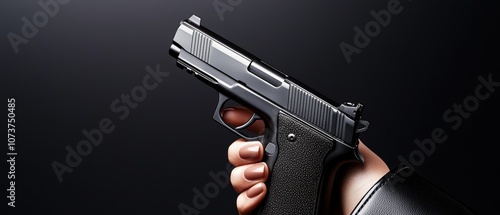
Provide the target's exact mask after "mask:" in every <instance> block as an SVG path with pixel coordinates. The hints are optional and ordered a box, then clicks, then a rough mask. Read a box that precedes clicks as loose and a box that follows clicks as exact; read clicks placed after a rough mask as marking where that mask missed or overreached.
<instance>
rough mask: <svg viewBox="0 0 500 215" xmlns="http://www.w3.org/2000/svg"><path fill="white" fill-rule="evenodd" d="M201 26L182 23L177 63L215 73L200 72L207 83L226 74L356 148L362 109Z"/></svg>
mask: <svg viewBox="0 0 500 215" xmlns="http://www.w3.org/2000/svg"><path fill="white" fill-rule="evenodd" d="M200 23H201V19H200V18H198V17H196V16H194V15H193V16H191V17H190V18H189V19H187V20H183V21H181V22H180V26H179V28H178V29H177V32H176V33H175V36H174V39H173V42H172V46H171V47H170V51H169V52H170V55H172V56H174V57H176V58H177V59H178V62H180V63H181V64H182V61H183V59H181V58H182V57H180V55H181V53H187V54H189V55H190V57H191V56H194V57H196V58H197V59H199V60H200V61H202V62H204V63H205V64H207V65H209V66H211V67H212V68H214V69H215V70H213V69H209V70H203V69H202V70H199V71H197V72H199V73H201V74H200V75H201V76H202V77H204V78H205V79H206V80H211V79H213V78H211V77H215V76H218V77H220V73H222V74H225V76H226V77H224V78H225V79H226V80H227V78H230V79H232V80H231V81H229V82H231V83H240V84H242V85H244V86H246V87H248V88H249V89H251V90H252V91H253V92H254V93H257V94H259V95H261V96H262V97H264V98H266V99H268V100H269V101H272V102H273V103H274V104H275V105H277V106H279V107H281V108H282V109H284V110H287V111H289V112H291V113H292V114H294V115H296V116H298V117H300V118H301V119H303V120H304V121H306V122H308V123H310V124H312V125H315V126H316V127H318V128H320V129H321V130H323V131H324V132H326V133H328V134H330V135H332V136H334V137H337V138H339V139H341V140H342V141H343V142H345V143H347V145H349V146H351V147H354V146H356V145H357V136H358V135H357V133H358V132H356V131H357V128H356V127H357V122H358V120H359V116H360V115H361V105H358V106H356V105H353V104H350V103H345V104H342V105H338V104H337V103H335V102H333V101H331V100H329V99H328V98H326V97H324V96H322V95H321V94H319V93H317V92H314V91H313V90H311V89H310V88H308V87H307V86H305V85H303V84H301V83H299V82H298V81H296V80H293V79H292V78H291V77H289V76H288V75H286V74H284V73H282V72H280V71H279V70H277V69H276V68H273V67H272V66H270V65H269V64H267V63H265V62H264V61H262V60H260V59H259V58H257V57H255V56H254V55H252V54H251V53H248V52H247V51H245V50H244V49H242V48H240V47H238V46H237V45H235V44H233V43H231V42H230V41H228V40H226V39H224V38H222V37H220V36H219V35H217V34H215V33H214V32H212V31H210V30H209V29H207V28H205V27H203V26H201V24H200ZM210 71H217V72H213V73H217V75H216V74H210ZM214 79H217V77H216V78H214ZM211 82H215V81H211ZM231 83H225V84H226V85H230V84H231ZM219 84H220V83H219ZM344 110H347V111H344Z"/></svg>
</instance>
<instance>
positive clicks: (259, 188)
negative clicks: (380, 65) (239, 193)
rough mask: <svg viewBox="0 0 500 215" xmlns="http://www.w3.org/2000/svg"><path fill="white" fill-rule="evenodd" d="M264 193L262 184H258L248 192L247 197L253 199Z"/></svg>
mask: <svg viewBox="0 0 500 215" xmlns="http://www.w3.org/2000/svg"><path fill="white" fill-rule="evenodd" d="M262 192H264V187H263V185H262V183H258V184H256V185H254V186H253V187H251V188H250V189H248V190H247V197H248V198H253V197H256V196H258V195H259V194H261V193H262Z"/></svg>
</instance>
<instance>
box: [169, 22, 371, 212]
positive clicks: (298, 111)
mask: <svg viewBox="0 0 500 215" xmlns="http://www.w3.org/2000/svg"><path fill="white" fill-rule="evenodd" d="M169 54H170V55H171V56H172V57H174V58H176V60H177V61H176V65H177V66H178V67H180V68H181V69H185V70H186V71H188V73H190V74H192V75H194V76H195V77H197V78H198V79H199V80H201V81H203V82H204V83H206V84H207V85H209V86H210V87H212V88H213V89H215V90H216V91H217V92H218V93H219V100H218V104H217V106H216V109H215V112H214V115H213V119H214V120H215V121H216V122H218V123H220V124H221V125H223V126H225V127H226V128H227V129H229V130H230V131H232V132H234V133H236V134H237V135H239V136H240V137H242V138H244V139H246V140H258V141H260V142H261V143H262V144H263V148H264V158H263V161H265V162H266V164H267V166H268V169H269V176H268V179H267V181H266V182H265V183H266V186H267V188H268V192H267V194H266V196H265V197H264V199H263V201H262V203H261V204H260V205H259V206H258V207H257V208H256V209H255V210H254V214H263V215H267V214H300V215H308V214H310V215H313V214H327V213H328V212H329V207H328V204H329V202H330V194H331V192H332V190H331V188H332V184H333V183H334V177H335V173H336V171H337V170H338V168H339V167H340V166H341V165H343V164H345V163H347V162H364V161H363V157H362V156H361V154H360V153H359V150H358V143H359V140H358V138H359V135H360V133H362V132H363V131H365V130H366V129H367V128H368V125H369V123H368V121H366V120H363V119H361V115H362V111H363V105H362V104H359V103H352V102H343V103H341V104H339V103H336V102H334V101H331V100H330V99H329V98H327V97H325V96H324V95H321V94H320V93H318V92H316V91H314V90H313V89H311V88H310V87H308V86H307V85H305V84H303V83H301V82H299V81H298V80H296V79H294V78H292V77H290V76H289V75H287V74H285V73H283V72H281V71H279V70H278V69H276V68H275V67H273V66H271V65H269V64H268V63H266V62H264V61H263V60H261V59H259V58H258V57H256V56H254V55H252V54H251V53H249V52H248V51H246V50H244V49H243V48H241V47H238V46H237V45H235V44H233V43H232V42H230V41H228V40H227V39H224V38H223V37H221V36H219V35H217V34H216V33H214V32H212V31H211V30H209V29H207V28H206V27H204V26H202V25H201V19H200V18H199V17H198V16H196V15H192V16H191V17H190V18H189V19H184V20H181V21H180V24H179V27H178V29H177V30H176V33H175V35H174V37H173V40H172V44H171V46H170V48H169ZM235 105H241V106H243V107H245V108H247V109H249V110H250V111H252V112H253V115H252V117H250V119H249V120H248V121H247V122H246V123H244V124H242V125H231V124H228V123H226V122H224V120H223V118H222V116H221V111H222V110H223V109H224V108H226V107H228V106H235ZM256 121H262V122H263V124H264V125H265V129H264V132H262V133H256V132H252V131H251V130H249V129H248V128H249V127H250V126H251V125H252V124H253V123H255V122H256Z"/></svg>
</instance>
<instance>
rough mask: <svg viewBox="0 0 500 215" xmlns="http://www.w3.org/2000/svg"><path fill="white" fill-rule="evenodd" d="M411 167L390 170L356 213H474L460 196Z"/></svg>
mask: <svg viewBox="0 0 500 215" xmlns="http://www.w3.org/2000/svg"><path fill="white" fill-rule="evenodd" d="M409 172H410V171H409V168H408V167H401V168H397V169H394V170H391V171H390V172H389V173H387V174H386V175H385V176H384V177H383V178H381V179H380V180H379V181H378V182H377V183H376V184H375V185H374V186H373V187H372V188H371V189H370V191H368V193H366V194H365V196H364V197H363V198H362V199H361V201H360V202H359V203H358V205H357V206H356V208H355V209H354V210H353V212H352V214H353V215H365V214H370V215H372V214H378V215H380V214H397V215H407V214H408V215H409V214H412V215H419V214H426V215H427V214H432V215H445V214H450V215H461V214H467V215H472V214H475V213H474V212H473V211H471V210H470V209H469V208H468V207H466V206H465V205H464V204H462V203H461V202H459V201H458V200H457V199H455V198H453V197H452V196H450V195H449V194H448V193H446V192H444V191H443V190H442V189H440V188H438V187H437V186H435V185H434V184H432V183H431V182H430V181H428V180H426V179H424V178H423V177H422V176H420V175H418V174H417V173H415V172H411V173H410V174H408V173H409Z"/></svg>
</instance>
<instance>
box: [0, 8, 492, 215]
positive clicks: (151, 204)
mask: <svg viewBox="0 0 500 215" xmlns="http://www.w3.org/2000/svg"><path fill="white" fill-rule="evenodd" d="M212 2H213V1H193V0H182V1H181V0H175V1H174V0H172V1H159V0H141V1H139V0H136V1H131V0H128V1H125V0H120V1H119V0H106V1H97V0H95V1H77V0H73V1H70V2H69V3H68V4H66V5H60V8H59V12H58V14H57V15H56V16H54V17H52V18H50V19H49V22H48V24H47V25H46V26H44V27H42V28H39V32H38V33H37V35H36V36H35V37H33V38H32V39H30V41H29V43H28V44H22V45H20V46H19V49H20V51H19V53H18V54H15V53H14V51H13V48H12V46H11V45H10V42H9V40H8V38H7V36H6V35H7V34H8V33H9V32H13V33H16V34H19V35H20V34H21V27H22V25H23V23H22V21H21V18H22V17H23V16H25V17H27V18H28V19H32V16H33V14H34V13H35V12H37V11H40V10H41V9H40V7H39V6H38V4H37V1H12V0H8V1H1V3H0V8H1V9H0V11H1V13H0V22H1V28H0V35H2V37H3V39H0V47H1V49H0V50H1V58H0V62H1V64H0V66H1V67H0V68H1V72H2V83H3V84H2V95H3V97H2V99H3V100H4V102H5V99H6V98H8V97H15V98H16V118H17V121H16V125H17V127H16V129H17V130H16V134H17V152H18V156H17V158H16V159H17V162H16V185H17V186H16V208H14V209H12V208H8V207H7V206H6V204H7V202H8V199H7V198H6V196H7V195H8V194H7V191H6V189H7V188H8V184H7V183H8V182H7V181H5V180H2V184H1V185H0V190H1V192H0V193H1V194H0V196H1V197H2V198H0V199H2V200H1V203H2V204H3V206H2V207H1V208H2V212H1V213H0V214H181V213H180V211H179V209H178V206H179V205H180V204H181V203H184V204H186V205H190V206H192V205H193V204H192V199H193V196H194V193H193V191H192V190H193V188H197V189H203V186H205V185H206V184H207V183H210V182H213V179H212V178H210V176H209V174H208V173H209V172H210V171H213V172H219V171H223V170H224V169H225V165H226V163H227V155H226V150H227V147H228V145H229V144H230V143H231V142H232V141H234V140H235V139H236V138H237V136H236V135H235V134H233V133H231V132H230V131H228V130H226V129H225V128H224V127H222V126H220V125H218V124H217V123H215V122H214V121H213V120H212V119H211V117H212V114H213V110H214V108H215V105H216V102H217V93H216V92H215V91H214V90H212V89H211V88H209V87H207V86H206V85H204V84H203V83H201V82H199V81H198V80H197V79H195V78H193V77H192V76H190V75H188V74H187V73H186V72H185V71H183V70H180V69H178V68H177V67H176V65H175V60H174V59H173V58H172V57H170V56H169V55H168V47H169V46H170V44H171V40H172V38H173V35H174V33H175V31H176V29H177V27H178V24H179V22H180V21H181V20H182V19H186V18H188V17H189V16H191V15H192V14H196V15H198V16H199V17H201V18H202V24H203V25H205V26H206V27H208V28H209V29H211V30H213V31H214V32H217V33H218V34H220V35H221V36H223V37H225V38H226V39H228V40H230V41H232V42H234V43H235V44H238V45H239V46H241V47H242V48H244V49H246V50H248V51H249V52H251V53H253V54H255V55H256V56H258V57H260V58H261V59H264V60H265V61H267V62H268V63H270V64H271V65H273V66H275V67H277V68H279V69H281V70H282V71H283V72H285V73H287V74H289V75H291V76H293V77H295V78H296V79H298V80H300V81H302V82H303V83H305V84H308V85H309V86H311V87H312V88H314V89H316V90H317V91H319V92H321V93H323V94H324V95H326V96H327V97H330V98H331V99H333V100H335V101H338V102H343V101H351V102H360V103H362V104H364V106H365V112H364V115H363V116H364V118H365V119H367V120H368V121H370V123H371V126H370V128H369V129H368V131H367V132H365V133H363V135H362V138H361V139H362V140H363V141H364V142H365V144H366V145H368V147H370V148H371V149H372V150H373V151H375V152H376V153H378V154H379V155H380V156H381V157H382V158H383V159H384V160H386V161H387V163H388V164H389V166H391V167H395V166H397V165H398V164H399V160H398V156H403V157H406V158H407V157H408V155H409V154H410V153H411V152H413V151H415V150H417V149H418V147H417V146H416V145H415V144H414V143H413V142H414V140H415V139H419V140H422V139H425V138H429V137H431V131H432V130H433V129H434V128H436V127H442V128H444V129H445V131H447V134H448V139H447V141H446V142H444V143H442V144H439V145H437V147H436V151H435V152H434V153H433V154H431V155H430V156H427V157H425V160H424V162H423V164H422V165H418V166H415V168H416V171H417V172H418V173H420V174H422V175H423V176H424V177H426V178H428V179H429V180H431V181H432V182H434V183H435V184H437V185H438V186H440V187H441V188H443V189H444V190H445V191H447V192H449V193H451V194H452V195H453V196H455V197H456V198H458V199H459V200H460V201H462V202H464V203H465V204H466V205H468V206H469V207H471V208H472V209H473V210H474V211H476V212H478V213H479V214H488V213H489V212H492V211H496V210H497V206H496V205H495V203H496V201H495V199H496V198H495V196H497V193H498V191H499V189H498V184H497V183H498V177H497V176H496V175H497V174H498V170H499V167H498V165H497V163H498V161H497V159H496V157H497V153H496V151H495V149H496V148H497V145H498V144H499V141H498V139H497V133H498V128H499V126H498V124H497V123H498V121H499V119H500V118H499V116H500V115H499V113H498V111H499V108H500V106H499V105H498V100H499V98H500V95H498V94H500V92H495V93H493V94H492V95H491V96H490V98H489V99H487V100H485V101H481V103H480V105H479V108H478V109H477V111H475V112H473V113H471V116H470V118H468V119H466V120H464V121H463V123H462V125H461V126H460V127H459V128H458V129H457V130H456V131H452V130H451V129H450V125H451V124H450V123H446V122H444V121H443V119H442V115H443V113H444V112H445V110H447V109H449V108H451V107H452V106H453V104H454V103H463V101H464V99H465V98H466V97H467V96H470V95H473V94H474V90H475V88H476V86H477V85H478V84H479V82H478V80H477V77H478V76H479V75H483V76H484V77H487V75H488V74H493V80H496V81H500V75H498V69H499V66H498V48H499V46H498V45H499V44H498V38H499V35H498V33H494V32H495V31H494V30H495V29H496V30H498V26H499V25H498V24H499V23H498V21H497V16H496V14H495V13H496V12H495V9H494V8H495V7H494V6H493V5H494V4H493V2H494V1H491V2H492V3H486V2H484V1H482V2H480V1H450V0H443V1H423V0H413V1H407V0H401V5H402V6H403V11H402V12H401V13H400V14H398V15H393V16H392V20H391V23H390V24H389V25H388V26H387V27H386V28H383V29H382V31H381V33H380V34H379V35H378V36H377V37H375V38H372V40H371V42H370V44H369V45H368V46H367V47H366V48H364V49H362V52H361V53H360V54H357V55H356V54H355V55H353V56H352V63H350V64H348V63H347V62H346V60H345V58H344V56H343V54H342V52H341V50H340V48H339V44H340V43H341V42H342V41H345V42H348V43H350V44H352V43H353V38H354V35H355V32H354V30H353V28H354V27H355V26H359V27H361V28H364V25H365V24H366V23H367V22H368V21H371V20H373V18H372V17H371V15H370V11H371V10H375V11H379V10H381V9H386V8H387V2H388V0H371V1H284V0H280V1H264V0H255V1H249V0H243V1H242V3H240V4H239V5H236V6H233V11H232V12H226V13H224V20H223V21H221V20H220V19H219V16H218V15H217V13H216V11H215V9H214V7H213V5H212ZM220 2H226V1H224V0H220ZM233 2H237V1H233ZM157 64H159V65H160V70H161V71H162V72H169V73H170V75H169V76H168V77H167V78H165V79H164V82H163V83H161V84H160V85H159V87H157V88H156V89H154V90H153V91H149V92H148V94H147V98H146V99H145V100H144V101H143V102H141V103H139V105H138V107H137V108H136V109H132V110H131V112H130V115H129V116H128V117H127V118H125V119H124V120H119V119H118V114H116V113H114V112H113V111H111V109H110V104H111V102H112V101H113V100H115V99H118V98H120V95H121V94H130V91H131V89H132V88H133V87H135V86H137V85H140V84H141V83H142V78H143V77H144V76H145V75H146V74H147V72H146V70H145V69H144V68H145V67H146V66H151V67H153V68H154V67H155V66H156V65H157ZM497 90H499V89H498V88H497ZM4 105H5V106H4V108H5V109H7V107H6V106H7V105H6V103H4ZM4 113H5V112H4ZM102 118H109V119H111V120H112V121H113V124H114V125H115V126H116V128H115V130H114V131H113V132H112V133H110V134H106V135H104V138H103V142H102V143H101V144H100V145H99V146H98V147H94V148H93V151H92V153H91V154H90V155H89V156H87V157H84V158H83V161H82V163H81V164H80V165H79V166H77V167H76V168H74V171H73V172H72V173H68V174H65V175H64V181H63V182H62V183H59V181H58V180H57V177H56V175H55V174H54V171H53V170H52V167H51V163H52V162H53V161H58V162H64V159H65V156H66V153H67V152H66V150H65V147H66V146H67V145H69V146H71V147H73V148H75V147H76V145H77V143H78V142H79V141H81V140H84V139H85V137H84V136H83V134H82V132H81V131H82V130H83V129H87V130H90V129H94V128H97V127H98V123H99V121H100V120H101V119H102ZM4 132H5V131H4ZM6 152H7V144H6V142H4V146H2V150H1V152H0V154H1V158H2V159H1V161H2V162H1V169H2V171H3V172H1V173H0V176H1V177H2V178H4V179H6V177H7V168H8V166H7V163H6V162H4V161H5V160H6V157H5V155H6ZM491 196H493V197H491ZM235 199H236V193H235V192H234V191H233V190H232V188H231V187H230V186H227V187H226V188H223V189H221V190H220V193H219V194H218V195H217V196H216V197H215V198H212V199H210V203H209V204H208V206H207V207H205V208H203V209H202V210H199V214H236V209H235ZM4 211H5V212H4Z"/></svg>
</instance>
